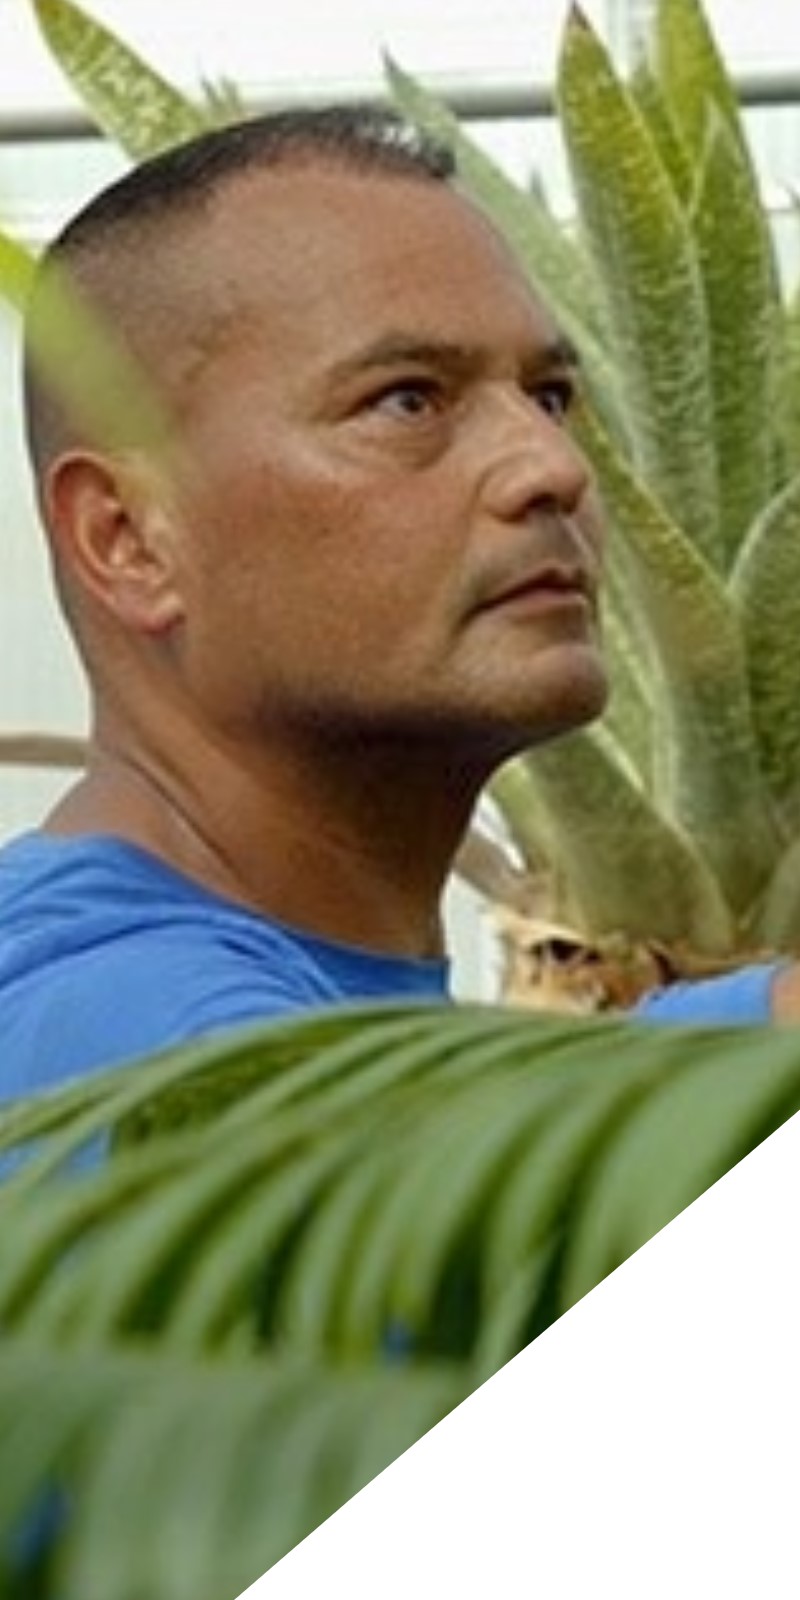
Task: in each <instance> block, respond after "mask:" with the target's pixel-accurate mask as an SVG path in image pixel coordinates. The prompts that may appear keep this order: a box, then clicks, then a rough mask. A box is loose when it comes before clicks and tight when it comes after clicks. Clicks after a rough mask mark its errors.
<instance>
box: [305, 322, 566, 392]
mask: <svg viewBox="0 0 800 1600" xmlns="http://www.w3.org/2000/svg"><path fill="white" fill-rule="evenodd" d="M486 356H487V351H486V348H485V347H484V346H483V345H480V344H477V343H476V344H474V345H473V344H462V343H455V342H453V341H452V340H448V339H420V338H416V337H412V336H410V335H407V334H403V333H388V334H383V335H382V336H381V337H380V338H379V339H376V340H375V342H374V343H373V344H370V345H365V346H364V347H363V348H362V349H360V350H357V351H355V352H354V354H353V355H351V356H346V357H345V358H344V359H343V360H342V361H337V362H335V363H334V364H333V365H332V366H331V368H330V370H329V372H328V375H327V376H328V380H329V382H330V383H331V384H332V385H337V384H339V383H345V382H347V381H348V379H351V378H357V377H359V376H361V375H362V374H364V373H368V372H370V371H371V370H373V369H374V368H381V367H392V366H402V365H403V363H404V362H408V363H410V364H411V365H418V366H430V367H437V368H438V369H439V370H440V371H444V372H448V373H451V374H452V375H453V376H454V377H463V376H469V374H471V373H473V372H475V371H477V370H479V369H480V368H481V367H482V366H484V365H485V363H486ZM523 364H524V366H525V368H526V369H527V370H528V371H529V373H530V374H531V376H534V375H536V374H538V373H540V372H542V373H544V372H552V371H553V370H554V369H559V370H563V369H564V368H569V369H573V368H577V367H578V366H579V365H580V362H579V358H578V353H577V350H576V349H575V346H574V345H573V344H571V343H570V341H569V340H568V339H566V338H562V337H561V336H560V335H558V336H556V337H555V338H553V339H550V340H548V341H547V343H545V344H542V345H541V346H539V347H538V348H536V349H535V350H532V351H531V352H530V354H529V355H528V357H527V359H526V360H525V362H524V363H523Z"/></svg>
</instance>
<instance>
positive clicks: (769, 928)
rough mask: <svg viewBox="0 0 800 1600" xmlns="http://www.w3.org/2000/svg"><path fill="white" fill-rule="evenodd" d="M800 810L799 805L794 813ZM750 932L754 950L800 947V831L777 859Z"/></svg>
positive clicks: (750, 926) (791, 949)
mask: <svg viewBox="0 0 800 1600" xmlns="http://www.w3.org/2000/svg"><path fill="white" fill-rule="evenodd" d="M798 810H800V804H796V806H795V815H797V811H798ZM796 826H798V824H796ZM748 934H749V937H750V940H751V943H752V946H753V948H755V949H757V948H759V947H760V948H762V949H764V950H790V951H795V952H796V951H798V950H800V833H799V834H796V835H795V837H794V838H793V839H792V842H791V844H789V845H788V846H787V848H786V850H785V851H784V853H783V855H782V856H781V857H780V859H779V860H778V863H777V865H776V867H775V871H774V872H773V874H772V877H771V879H770V881H769V884H768V885H767V889H766V892H765V894H764V896H763V898H762V900H760V901H759V903H758V904H757V906H756V907H755V909H754V912H753V915H752V916H751V918H750V921H749V924H748Z"/></svg>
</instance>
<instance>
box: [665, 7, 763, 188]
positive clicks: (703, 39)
mask: <svg viewBox="0 0 800 1600" xmlns="http://www.w3.org/2000/svg"><path fill="white" fill-rule="evenodd" d="M652 46H653V49H652V56H653V62H652V64H653V70H654V73H655V76H656V78H657V80H658V82H659V84H660V85H661V90H662V93H663V95H664V99H665V101H666V103H667V105H668V106H669V108H670V111H671V114H672V118H673V121H674V123H675V125H676V126H677V127H679V128H680V130H681V135H682V138H683V140H684V141H685V144H686V146H687V148H688V150H689V151H690V153H691V157H692V159H693V162H694V163H699V162H700V160H701V159H702V155H703V151H704V149H705V145H706V140H707V137H708V122H709V116H710V114H711V112H712V110H713V111H714V113H715V114H716V116H717V118H718V119H719V118H722V119H723V120H724V121H725V123H726V124H727V127H728V129H729V132H730V133H731V135H732V136H733V137H734V138H735V139H736V141H737V142H738V143H739V144H740V146H741V149H742V154H743V156H744V157H745V159H749V157H748V156H747V149H746V140H745V135H744V128H743V125H742V119H741V115H740V111H739V103H738V100H737V98H736V92H735V90H734V87H733V84H732V82H731V79H730V76H729V74H728V71H727V69H726V66H725V63H724V61H723V59H722V56H721V54H720V52H719V49H718V47H717V43H716V40H715V38H714V35H713V33H712V30H711V28H710V26H709V22H708V16H707V13H706V11H705V10H704V9H703V7H702V6H701V5H700V4H698V0H659V3H658V5H657V6H656V7H655V8H654V26H653V38H652Z"/></svg>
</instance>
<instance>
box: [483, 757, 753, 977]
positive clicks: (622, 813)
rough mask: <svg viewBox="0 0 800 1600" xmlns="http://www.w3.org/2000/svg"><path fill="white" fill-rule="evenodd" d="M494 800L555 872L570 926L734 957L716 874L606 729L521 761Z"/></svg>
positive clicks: (500, 778)
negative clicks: (657, 803) (660, 806)
mask: <svg viewBox="0 0 800 1600" xmlns="http://www.w3.org/2000/svg"><path fill="white" fill-rule="evenodd" d="M492 793H493V794H494V796H495V797H496V799H497V802H498V804H499V806H500V808H501V810H502V812H503V814H504V816H505V817H506V819H507V821H508V823H509V826H510V828H511V830H512V835H513V837H514V838H515V840H516V841H517V842H518V843H519V844H520V846H521V848H522V849H523V850H530V851H531V852H532V853H533V855H534V859H535V858H536V857H537V856H539V855H540V854H541V853H542V851H544V853H545V858H546V859H547V860H548V861H551V862H552V863H553V865H554V868H555V872H556V878H557V881H558V883H559V884H560V886H561V893H562V897H563V898H562V904H561V906H560V908H559V909H560V913H561V914H562V915H563V916H564V918H565V920H568V921H569V922H570V923H571V924H572V925H573V926H575V927H577V928H583V929H585V930H586V931H587V933H591V934H594V935H597V934H602V933H617V932H619V931H621V930H624V932H625V933H626V934H627V935H629V936H630V937H631V938H634V939H636V938H641V939H658V940H662V941H663V942H664V943H666V944H676V943H677V944H691V945H693V946H694V947H695V948H696V949H697V950H705V951H708V952H709V953H710V952H713V951H716V952H720V951H725V950H727V949H730V948H731V944H732V941H733V923H732V919H731V916H730V913H729V911H728V909H727V907H726V905H725V901H724V898H723V896H722V894H721V892H720V889H719V886H718V884H717V882H716V880H715V878H714V875H713V873H712V872H711V870H710V868H709V867H708V866H707V865H706V864H705V862H704V861H703V858H702V856H701V855H700V854H699V853H698V852H697V851H696V850H695V849H694V847H693V845H692V843H691V841H690V840H689V839H688V838H687V837H686V836H685V835H683V834H682V833H681V832H680V831H679V830H678V829H677V828H675V827H674V826H672V825H671V824H670V823H669V822H668V821H667V820H666V819H665V817H664V816H662V815H661V814H660V813H659V811H658V810H657V809H656V807H655V805H654V804H653V802H652V800H651V799H649V797H648V796H647V794H646V793H645V791H644V789H643V788H642V787H641V784H640V783H639V782H638V780H637V778H636V775H635V774H634V772H633V771H632V770H631V768H630V766H629V765H628V764H627V762H626V761H625V758H624V756H623V753H622V751H621V750H620V749H619V747H618V746H616V745H615V744H614V742H613V740H612V739H611V736H610V734H609V733H608V732H607V731H606V730H604V729H603V728H602V727H595V728H592V729H589V730H587V731H585V732H580V733H576V734H570V735H568V736H567V737H566V738H564V739H561V740H558V741H554V742H553V743H552V744H551V745H542V746H540V747H538V748H537V749H535V750H533V751H531V752H529V753H528V754H527V755H525V756H523V757H519V758H518V759H517V760H516V761H514V762H512V763H510V764H509V765H508V766H506V767H504V768H503V769H502V771H501V772H500V773H499V774H498V775H497V777H496V778H495V779H494V781H493V784H492Z"/></svg>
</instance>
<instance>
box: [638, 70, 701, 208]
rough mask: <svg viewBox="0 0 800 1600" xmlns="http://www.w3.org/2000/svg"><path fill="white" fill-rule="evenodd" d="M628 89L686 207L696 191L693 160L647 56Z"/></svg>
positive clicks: (679, 197) (676, 191)
mask: <svg viewBox="0 0 800 1600" xmlns="http://www.w3.org/2000/svg"><path fill="white" fill-rule="evenodd" d="M628 88H629V91H630V94H631V96H632V98H633V100H634V103H635V105H636V107H637V109H638V111H639V115H640V116H641V118H642V121H643V122H644V123H645V125H646V127H647V128H648V129H649V132H650V137H651V139H652V140H653V143H654V145H655V147H656V149H657V151H658V153H659V156H660V157H661V160H662V162H663V164H664V169H665V171H666V172H668V173H669V176H670V178H671V179H672V184H673V187H674V189H675V193H676V195H677V196H678V199H679V200H680V201H681V202H682V203H683V204H685V203H686V201H687V200H688V198H689V196H690V195H691V192H692V187H693V169H692V162H691V157H690V155H689V152H688V150H687V149H686V146H685V144H684V141H683V137H682V132H681V129H680V127H678V126H677V125H676V123H675V120H674V118H673V115H672V111H671V108H670V106H669V105H668V104H667V100H666V98H665V95H664V91H663V88H662V85H661V84H660V82H659V80H658V79H657V78H656V76H655V73H654V72H653V70H652V67H651V65H650V62H649V61H648V60H647V58H646V56H645V55H644V54H640V55H639V57H638V59H637V60H636V61H635V62H634V65H633V68H632V71H631V75H630V79H629V83H628Z"/></svg>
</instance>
